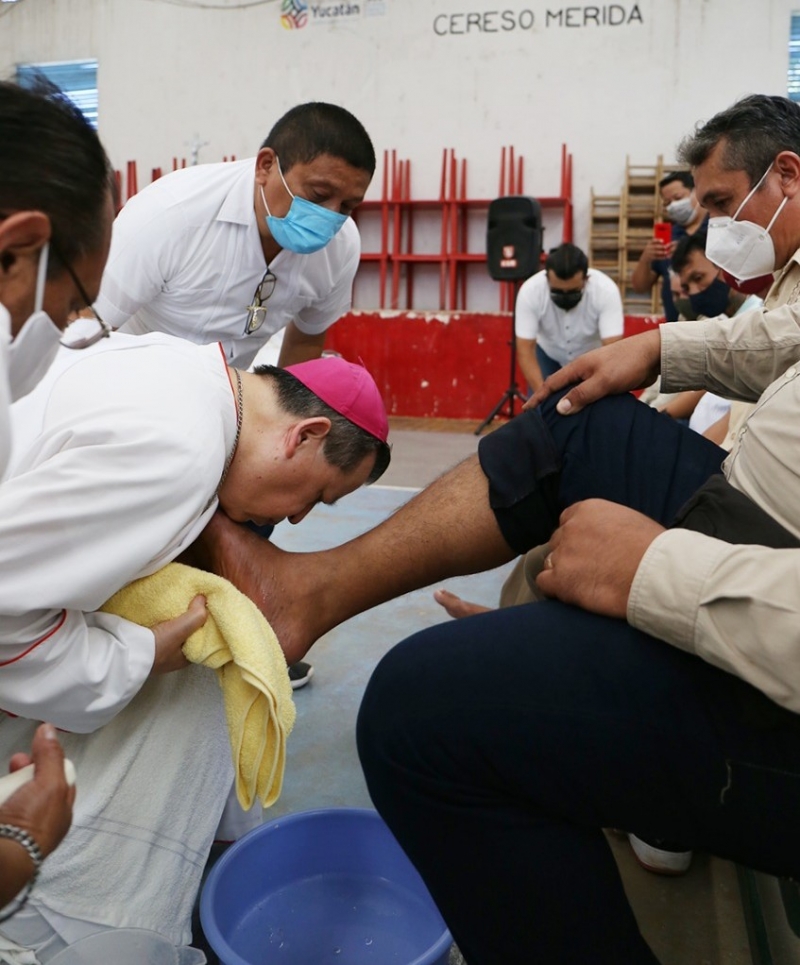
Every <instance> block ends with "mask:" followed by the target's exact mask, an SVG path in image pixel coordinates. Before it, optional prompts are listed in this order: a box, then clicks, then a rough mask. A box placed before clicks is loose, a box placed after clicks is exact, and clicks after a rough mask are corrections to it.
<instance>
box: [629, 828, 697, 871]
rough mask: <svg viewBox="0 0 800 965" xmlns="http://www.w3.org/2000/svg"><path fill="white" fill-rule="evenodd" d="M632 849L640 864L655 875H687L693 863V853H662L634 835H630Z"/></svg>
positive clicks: (659, 849)
mask: <svg viewBox="0 0 800 965" xmlns="http://www.w3.org/2000/svg"><path fill="white" fill-rule="evenodd" d="M628 840H629V841H630V845H631V849H632V851H633V853H634V856H635V857H636V860H637V861H638V862H639V864H640V865H641V866H642V867H643V868H644V869H645V870H646V871H650V872H652V873H653V874H655V875H669V876H671V877H673V878H674V877H677V876H679V875H685V874H686V872H687V871H688V870H689V867H690V865H691V863H692V852H691V851H662V850H661V848H654V847H653V846H652V845H651V844H647V842H646V841H642V840H641V838H637V837H636V836H635V835H633V834H629V835H628Z"/></svg>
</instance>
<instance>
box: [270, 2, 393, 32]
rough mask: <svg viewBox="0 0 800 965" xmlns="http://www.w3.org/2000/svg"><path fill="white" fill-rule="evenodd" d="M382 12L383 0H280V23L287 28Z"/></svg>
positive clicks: (380, 13)
mask: <svg viewBox="0 0 800 965" xmlns="http://www.w3.org/2000/svg"><path fill="white" fill-rule="evenodd" d="M384 13H385V2H384V0H359V2H358V3H350V2H347V0H336V2H327V3H325V2H319V3H317V2H315V0H281V24H282V25H283V26H284V27H286V29H287V30H296V29H298V28H300V27H306V26H314V24H329V23H336V22H337V21H339V20H354V19H356V18H360V17H363V16H371V15H372V16H374V15H382V14H384Z"/></svg>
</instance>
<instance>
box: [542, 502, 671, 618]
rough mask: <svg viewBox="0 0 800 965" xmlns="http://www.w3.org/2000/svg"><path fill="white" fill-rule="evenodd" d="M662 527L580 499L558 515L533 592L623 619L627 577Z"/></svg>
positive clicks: (645, 518) (628, 588) (622, 509)
mask: <svg viewBox="0 0 800 965" xmlns="http://www.w3.org/2000/svg"><path fill="white" fill-rule="evenodd" d="M663 532H664V527H663V526H661V525H659V523H656V522H654V521H653V520H652V519H650V518H649V517H648V516H643V515H642V514H641V513H637V512H636V510H633V509H628V508H627V507H626V506H619V505H618V504H617V503H611V502H608V501H607V500H605V499H586V500H584V501H583V502H580V503H575V504H574V505H572V506H570V507H569V508H568V509H565V510H564V512H563V513H562V514H561V519H560V525H559V527H558V529H557V530H556V531H555V533H553V535H552V537H551V538H550V547H551V549H550V553H549V554H548V555H547V557H546V559H545V566H544V569H543V570H542V572H541V573H540V574H539V575H538V576H537V578H536V584H537V586H538V587H539V589H540V590H541V591H542V592H543V593H546V594H547V596H551V597H555V598H556V599H558V600H561V601H563V602H564V603H573V604H575V605H576V606H579V607H581V608H582V609H584V610H589V611H590V612H591V613H599V614H601V615H603V616H607V617H619V618H620V619H622V620H624V619H625V617H626V614H627V612H628V597H629V595H630V592H631V585H632V584H633V578H634V577H635V576H636V570H637V569H638V568H639V564H640V563H641V561H642V557H643V556H644V554H645V553H646V552H647V549H648V547H649V546H650V544H651V543H652V542H653V540H654V539H655V538H656V537H657V536H658V535H659V534H660V533H663Z"/></svg>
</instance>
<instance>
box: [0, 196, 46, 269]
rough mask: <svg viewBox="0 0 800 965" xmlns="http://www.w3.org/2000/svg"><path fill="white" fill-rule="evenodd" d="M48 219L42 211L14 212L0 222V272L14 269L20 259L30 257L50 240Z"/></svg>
mask: <svg viewBox="0 0 800 965" xmlns="http://www.w3.org/2000/svg"><path fill="white" fill-rule="evenodd" d="M50 234H51V230H50V219H49V218H48V217H47V215H46V214H45V213H44V212H43V211H15V212H14V213H13V214H10V215H9V216H8V217H7V218H3V219H2V220H1V221H0V272H2V274H6V273H8V272H11V271H12V270H13V268H14V265H15V262H16V261H17V259H18V258H20V257H30V256H31V255H33V254H36V253H37V252H38V251H40V250H41V249H42V248H43V247H44V245H45V243H46V242H47V241H49V240H50Z"/></svg>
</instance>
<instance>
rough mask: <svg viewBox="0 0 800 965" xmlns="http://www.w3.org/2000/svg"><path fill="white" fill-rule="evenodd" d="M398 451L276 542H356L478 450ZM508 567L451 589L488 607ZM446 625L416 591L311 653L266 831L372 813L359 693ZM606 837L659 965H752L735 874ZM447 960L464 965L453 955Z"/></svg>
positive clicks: (457, 438)
mask: <svg viewBox="0 0 800 965" xmlns="http://www.w3.org/2000/svg"><path fill="white" fill-rule="evenodd" d="M468 428H474V426H470V427H466V426H465V429H468ZM391 441H392V444H393V461H392V465H391V467H390V469H389V470H388V472H387V473H386V475H385V477H384V479H383V480H381V482H380V484H379V485H377V486H373V487H371V488H370V489H368V490H362V491H360V492H359V493H356V494H353V495H352V496H350V497H348V498H347V499H343V500H341V501H340V502H339V503H338V504H337V505H336V506H335V507H319V508H318V509H317V510H315V511H314V513H313V514H312V515H311V516H309V517H308V519H307V520H306V521H304V522H303V523H302V524H301V525H300V526H297V527H292V526H288V525H286V524H284V525H282V526H280V527H278V529H277V530H276V531H275V534H274V536H273V539H274V541H275V542H276V543H277V544H278V545H280V546H283V547H284V548H286V549H292V550H297V551H303V550H306V551H308V550H314V549H318V548H323V547H325V546H331V545H336V544H338V543H340V542H343V541H345V540H347V539H350V538H352V537H353V536H356V535H358V534H359V533H360V532H363V531H364V530H366V529H368V528H371V527H372V526H374V525H375V524H376V523H377V522H379V521H380V519H382V518H384V517H385V516H386V515H388V514H389V513H391V512H392V511H394V510H395V509H396V508H397V507H398V506H400V505H402V503H403V502H405V501H406V500H407V499H408V498H410V497H411V496H412V495H413V493H414V491H415V490H416V488H418V487H420V486H424V485H425V484H427V483H428V482H430V481H431V480H432V479H433V478H435V477H436V476H438V475H439V474H440V473H441V472H442V471H444V470H445V469H447V468H449V467H450V466H452V465H454V464H455V463H456V462H458V461H460V460H461V459H463V458H465V457H466V456H468V455H470V454H471V453H473V452H474V451H475V449H476V446H477V442H478V440H477V439H476V437H475V436H473V435H472V434H471V432H469V431H463V430H462V431H461V432H430V431H413V430H410V429H399V430H398V429H393V431H392V433H391ZM508 568H509V567H505V568H502V569H501V570H497V571H492V572H489V573H484V574H480V575H478V576H472V577H466V578H462V579H456V580H451V581H448V583H447V586H448V587H449V588H450V589H452V590H454V591H455V592H457V593H460V594H461V595H462V596H465V597H467V598H469V599H474V600H476V601H478V602H481V603H484V604H486V605H488V606H491V605H493V604H494V603H496V601H497V596H498V592H499V589H500V586H501V584H502V582H503V579H504V577H505V573H506V572H507V570H508ZM368 578H369V577H368V574H365V579H368ZM443 616H444V614H443V611H442V610H441V608H440V607H439V606H438V605H437V604H436V603H435V602H434V601H433V599H432V596H431V590H430V589H426V590H421V591H418V592H415V593H411V594H409V595H407V596H406V597H403V598H402V599H400V600H395V601H393V602H391V603H387V604H384V605H383V606H380V607H377V608H376V609H374V610H372V611H370V612H369V613H367V614H362V615H361V616H359V617H356V618H354V619H353V620H350V621H348V622H347V623H346V624H344V625H342V626H341V627H338V628H337V629H335V630H334V631H332V632H331V633H329V634H327V635H326V636H325V637H324V638H323V639H322V640H320V641H319V642H318V643H317V644H316V645H315V647H314V648H313V650H312V651H311V654H310V660H311V661H312V662H313V664H314V667H315V676H314V679H313V680H312V681H311V683H310V684H309V685H308V686H307V687H306V688H305V689H303V690H300V691H298V692H297V693H296V704H297V710H298V719H297V724H296V727H295V730H294V733H293V734H292V736H291V738H290V740H289V744H288V757H287V768H286V776H285V782H284V791H283V795H282V797H281V799H280V800H279V802H278V803H277V804H276V805H275V806H274V807H273V808H272V809H271V810H270V811H269V812H267V815H266V820H271V819H272V818H274V817H278V816H280V815H282V814H286V813H289V812H293V811H300V810H307V809H310V808H315V807H331V806H361V807H369V806H371V805H370V801H369V797H368V795H367V791H366V787H365V785H364V781H363V778H362V775H361V771H360V768H359V764H358V760H357V757H356V751H355V743H354V723H355V717H356V713H357V711H358V706H359V702H360V699H361V694H362V692H363V690H364V687H365V685H366V682H367V680H368V678H369V675H370V673H371V671H372V668H373V667H374V666H375V664H376V663H377V661H378V660H379V659H380V657H381V656H382V655H383V654H384V653H385V652H386V651H387V650H388V649H389V648H391V647H392V646H393V645H394V644H395V643H397V642H398V641H399V640H401V639H403V638H404V637H406V636H408V635H409V634H410V633H412V632H414V631H415V630H417V629H421V628H423V627H426V626H430V625H431V624H433V623H436V622H440V621H441V619H442V618H443ZM609 837H610V841H611V845H612V848H613V851H614V853H615V856H616V858H617V861H618V864H619V866H620V869H621V873H622V876H623V879H624V882H625V887H626V890H627V892H628V895H629V898H630V901H631V903H632V905H633V907H634V909H635V911H636V914H637V917H638V919H639V921H640V924H641V927H642V931H643V933H644V935H645V937H646V938H647V940H648V941H649V942H650V944H651V946H652V948H653V950H654V952H655V953H656V955H657V956H658V958H659V960H660V961H661V962H662V963H663V965H749V963H750V962H751V956H750V951H749V946H748V939H747V933H746V930H745V925H744V920H743V916H742V913H741V905H740V899H739V892H738V887H737V880H736V872H735V869H734V868H733V867H732V866H731V865H730V864H729V863H727V862H724V861H720V860H718V859H715V858H710V857H708V856H705V855H696V856H695V860H694V863H693V866H692V868H691V870H690V871H689V873H688V874H687V875H685V876H684V877H681V878H663V877H658V876H655V875H652V874H650V873H649V872H646V871H644V870H643V869H642V868H640V867H639V865H638V864H637V863H636V861H635V860H634V859H633V857H632V852H631V850H630V847H629V845H628V843H627V841H626V840H623V839H621V838H618V837H616V836H614V835H610V836H609ZM452 961H453V962H454V963H456V962H459V957H458V956H457V954H456V953H455V952H454V954H453V958H452ZM498 965H501V963H498ZM621 965H623V963H621Z"/></svg>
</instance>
